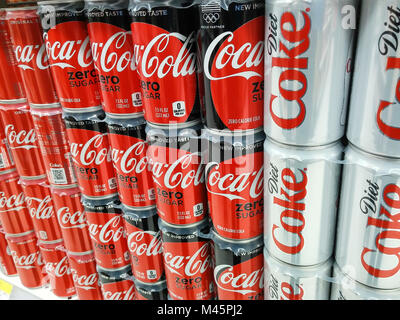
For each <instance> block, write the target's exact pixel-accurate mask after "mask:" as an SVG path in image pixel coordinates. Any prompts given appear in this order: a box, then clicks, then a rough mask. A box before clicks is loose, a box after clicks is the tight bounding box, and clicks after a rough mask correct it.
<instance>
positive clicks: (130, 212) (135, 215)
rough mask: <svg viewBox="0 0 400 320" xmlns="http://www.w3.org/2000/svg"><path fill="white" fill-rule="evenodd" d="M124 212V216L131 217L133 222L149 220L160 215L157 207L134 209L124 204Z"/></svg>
mask: <svg viewBox="0 0 400 320" xmlns="http://www.w3.org/2000/svg"><path fill="white" fill-rule="evenodd" d="M122 211H123V212H124V215H127V216H129V217H131V219H133V220H138V219H143V218H149V217H153V216H155V215H157V214H158V213H157V207H156V206H155V205H154V206H148V207H142V208H132V207H128V206H126V205H124V204H122Z"/></svg>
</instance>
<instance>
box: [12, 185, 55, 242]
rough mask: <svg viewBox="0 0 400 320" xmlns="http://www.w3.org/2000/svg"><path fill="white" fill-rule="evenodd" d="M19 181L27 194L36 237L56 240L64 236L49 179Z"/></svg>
mask: <svg viewBox="0 0 400 320" xmlns="http://www.w3.org/2000/svg"><path fill="white" fill-rule="evenodd" d="M19 183H20V184H21V185H22V190H23V191H24V194H25V202H26V206H27V207H28V210H29V213H30V216H31V219H32V223H33V227H34V230H35V234H36V237H37V238H38V240H39V241H46V242H47V241H56V240H59V239H61V238H62V235H61V228H60V225H59V224H58V220H57V215H56V210H55V208H54V204H53V200H52V197H51V192H50V185H49V184H48V182H47V179H46V178H45V179H42V180H23V179H21V180H20V181H19Z"/></svg>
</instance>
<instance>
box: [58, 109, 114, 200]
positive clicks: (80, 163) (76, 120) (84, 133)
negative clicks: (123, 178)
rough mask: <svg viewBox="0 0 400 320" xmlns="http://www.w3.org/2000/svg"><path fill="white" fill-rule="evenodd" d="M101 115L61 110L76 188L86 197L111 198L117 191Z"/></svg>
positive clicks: (105, 124) (104, 125) (102, 114)
mask: <svg viewBox="0 0 400 320" xmlns="http://www.w3.org/2000/svg"><path fill="white" fill-rule="evenodd" d="M104 117H105V115H104V113H103V112H102V111H99V112H92V113H87V114H83V115H77V114H71V113H65V114H64V121H65V124H66V127H67V134H68V138H69V142H70V150H71V155H72V161H73V163H74V167H75V173H76V175H77V180H78V184H79V188H80V190H81V192H82V194H84V195H85V196H86V197H87V198H93V199H100V198H111V197H113V196H114V195H115V194H117V192H118V190H117V181H116V177H115V172H114V167H113V164H112V157H111V146H110V144H109V139H108V132H107V123H106V122H105V121H104Z"/></svg>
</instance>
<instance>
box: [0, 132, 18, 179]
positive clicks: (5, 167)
mask: <svg viewBox="0 0 400 320" xmlns="http://www.w3.org/2000/svg"><path fill="white" fill-rule="evenodd" d="M12 169H15V165H14V159H13V157H12V154H11V149H10V146H9V145H8V141H7V138H5V137H4V132H3V131H1V130H0V173H2V172H3V173H4V172H7V171H10V170H12Z"/></svg>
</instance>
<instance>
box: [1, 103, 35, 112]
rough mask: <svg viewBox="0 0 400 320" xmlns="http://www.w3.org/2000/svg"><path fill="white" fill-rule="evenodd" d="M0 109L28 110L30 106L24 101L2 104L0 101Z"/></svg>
mask: <svg viewBox="0 0 400 320" xmlns="http://www.w3.org/2000/svg"><path fill="white" fill-rule="evenodd" d="M0 110H3V111H17V110H18V111H24V112H29V111H30V108H29V105H28V104H27V103H26V102H18V103H10V104H4V103H1V102H0Z"/></svg>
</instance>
